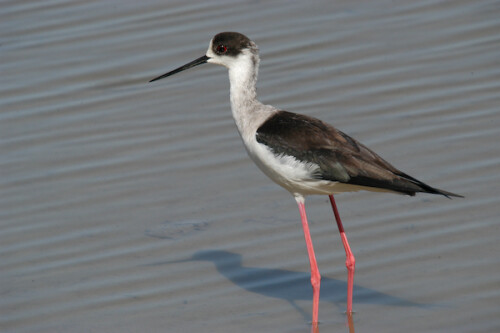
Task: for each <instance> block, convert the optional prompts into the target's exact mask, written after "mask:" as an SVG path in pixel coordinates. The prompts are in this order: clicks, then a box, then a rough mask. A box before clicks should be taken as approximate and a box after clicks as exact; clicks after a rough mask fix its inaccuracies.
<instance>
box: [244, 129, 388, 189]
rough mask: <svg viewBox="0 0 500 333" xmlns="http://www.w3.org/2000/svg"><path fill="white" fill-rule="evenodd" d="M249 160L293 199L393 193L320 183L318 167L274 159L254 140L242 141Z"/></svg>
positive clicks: (334, 182)
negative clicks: (310, 196)
mask: <svg viewBox="0 0 500 333" xmlns="http://www.w3.org/2000/svg"><path fill="white" fill-rule="evenodd" d="M244 143H245V147H246V149H247V152H248V155H249V156H250V158H251V159H252V160H253V161H254V162H255V164H257V166H258V167H259V168H260V169H261V170H262V171H263V172H264V173H265V174H266V175H267V176H268V177H269V178H271V179H272V180H273V181H274V182H275V183H277V184H278V185H280V186H282V187H283V188H285V189H286V190H288V191H289V192H290V193H292V195H294V196H306V195H311V194H326V195H328V194H336V193H342V192H354V191H361V190H365V191H374V192H392V193H395V192H393V191H390V190H384V189H378V188H374V187H367V186H359V185H351V184H345V183H340V182H336V181H330V180H322V179H318V178H317V177H315V175H317V174H318V173H319V166H318V165H317V164H315V163H304V162H302V161H299V160H297V159H296V158H295V157H293V156H288V155H286V156H285V155H282V156H277V155H275V154H274V153H273V152H272V151H271V149H269V148H268V147H267V146H265V145H263V144H261V143H258V142H257V140H256V139H255V137H253V138H249V140H244Z"/></svg>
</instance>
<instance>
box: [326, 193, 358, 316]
mask: <svg viewBox="0 0 500 333" xmlns="http://www.w3.org/2000/svg"><path fill="white" fill-rule="evenodd" d="M329 198H330V203H331V204H332V209H333V214H334V215H335V220H336V221H337V226H338V227H339V232H340V237H341V238H342V243H343V244H344V249H345V256H346V259H345V265H346V267H347V314H351V313H352V289H353V285H354V269H355V265H356V259H355V258H354V255H353V254H352V251H351V247H350V246H349V242H348V241H347V237H346V235H345V232H344V227H343V226H342V221H341V220H340V215H339V211H338V210H337V205H336V204H335V199H334V198H333V195H332V194H330V195H329Z"/></svg>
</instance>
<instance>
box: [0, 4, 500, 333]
mask: <svg viewBox="0 0 500 333" xmlns="http://www.w3.org/2000/svg"><path fill="white" fill-rule="evenodd" d="M499 17H500V4H499V3H498V2H497V1H474V2H472V1H453V2H438V1H418V2H414V1H406V2H398V3H397V4H396V3H394V2H391V1H357V2H355V3H352V2H349V1H336V2H335V3H331V2H328V1H318V2H315V3H314V4H313V5H311V4H306V3H302V2H288V1H272V2H259V1H247V2H243V1H240V2H229V1H227V2H220V1H217V2H207V1H203V2H201V1H200V2H194V3H190V4H186V3H185V2H182V1H178V2H172V1H168V2H167V1H142V2H136V1H102V2H101V1H93V2H92V1H43V2H18V1H15V2H14V1H10V2H3V3H2V4H0V18H1V19H0V31H2V34H1V37H0V59H1V61H0V68H1V78H0V140H1V141H0V144H1V155H0V174H1V177H0V295H1V296H0V331H2V332H158V331H167V332H255V331H257V332H305V331H308V330H309V328H308V325H309V324H308V322H309V320H310V315H311V313H310V311H311V304H312V299H311V296H312V295H311V289H310V285H309V273H308V268H309V265H308V260H307V254H306V249H305V244H304V241H303V235H302V230H301V226H300V218H299V214H298V209H297V207H296V204H295V202H294V200H293V199H292V198H291V197H290V195H288V194H287V193H286V192H285V191H283V190H282V189H280V188H279V187H278V186H276V185H274V184H273V183H271V182H270V181H269V180H268V179H266V178H265V176H263V175H262V174H261V173H260V171H259V170H258V169H257V168H256V167H255V166H254V165H253V164H252V162H251V161H250V160H249V158H248V157H247V156H246V154H245V151H244V149H243V146H242V144H241V142H240V140H239V137H238V134H237V132H236V129H235V126H234V124H233V121H232V119H231V115H230V110H229V98H228V87H229V83H228V79H227V73H226V71H225V69H223V68H219V67H216V66H209V65H206V66H203V67H199V68H195V69H192V70H190V71H187V72H184V73H182V74H179V75H178V76H175V77H172V78H169V79H168V80H163V81H159V82H156V83H154V84H152V83H147V81H148V80H149V79H151V78H153V77H155V76H157V75H160V74H163V73H164V72H166V71H168V70H170V69H173V68H176V67H177V66H179V65H182V64H184V63H186V62H188V61H190V60H192V59H195V58H197V57H199V56H201V55H202V54H203V53H204V52H205V50H206V47H207V46H208V42H209V40H210V38H211V37H212V35H214V34H215V33H217V32H220V31H225V30H234V31H240V32H242V33H245V34H246V35H248V36H249V37H251V38H252V39H254V40H255V41H256V42H257V43H258V45H259V47H260V50H261V60H262V61H261V70H260V81H259V95H260V99H261V100H262V101H264V102H265V103H269V104H273V105H276V106H279V107H282V108H283V109H286V110H290V111H295V112H301V113H305V114H308V115H312V116H316V117H319V118H321V119H323V120H325V121H327V122H330V123H332V124H334V125H335V126H337V127H338V128H341V129H342V130H343V131H345V132H347V133H349V134H350V135H352V136H354V137H356V138H357V139H359V140H360V141H362V142H363V143H365V144H366V145H368V146H369V147H371V148H372V149H374V150H375V151H377V152H378V153H379V154H381V155H382V156H383V157H384V158H386V159H387V160H389V161H391V162H392V163H393V164H395V165H396V166H397V167H398V168H400V169H402V170H404V171H405V172H408V173H409V174H411V175H413V176H415V177H417V178H419V179H421V180H423V181H425V182H428V183H430V184H432V185H434V186H436V187H439V188H443V189H446V190H449V191H452V192H457V193H460V194H463V195H465V196H466V198H465V199H453V200H448V199H446V198H443V197H438V196H430V195H418V196H417V197H414V198H410V197H405V196H395V195H390V194H373V193H353V194H343V195H339V196H337V203H338V205H339V209H340V213H341V215H342V217H343V221H344V225H345V227H346V230H347V234H348V237H349V241H350V243H351V246H352V248H353V251H354V254H355V255H356V259H357V260H356V264H357V271H356V276H355V287H354V309H355V311H356V313H355V315H354V326H355V328H356V331H357V332H401V331H409V332H418V331H425V332H443V331H448V332H487V331H488V332H491V331H495V330H500V316H499V314H500V274H499V273H500V268H499V267H500V265H499V264H500V259H499V256H498V253H499V251H500V245H499V242H498V239H499V235H500V232H499V223H498V221H499V218H498V213H499V212H500V209H499V208H498V207H499V205H500V199H499V197H498V194H497V188H498V183H499V181H500V176H499V175H500V173H499V172H498V171H499V166H500V146H499V145H498V139H499V134H498V127H499V125H500V113H499V111H498V106H499V105H500V95H499V91H500V60H499V59H500V57H499V54H500V35H499V34H498V31H500V19H499ZM306 207H307V209H308V216H309V219H310V223H311V232H312V237H313V241H314V245H315V250H316V255H317V258H318V263H319V266H320V270H321V273H322V275H323V285H322V289H321V300H320V314H319V316H320V321H321V324H320V331H322V332H330V331H344V332H345V331H348V327H347V324H346V318H345V316H344V314H343V313H342V312H343V311H344V309H345V295H346V290H345V289H346V275H347V274H346V270H345V265H344V260H345V258H344V252H343V248H342V244H341V241H340V238H339V237H338V232H337V231H336V227H335V223H334V222H333V216H332V214H331V209H330V207H329V204H328V199H327V198H326V197H310V198H308V201H307V205H306Z"/></svg>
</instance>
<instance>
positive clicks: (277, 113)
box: [150, 32, 462, 324]
mask: <svg viewBox="0 0 500 333" xmlns="http://www.w3.org/2000/svg"><path fill="white" fill-rule="evenodd" d="M204 63H212V64H217V65H222V66H224V67H227V69H228V70H229V81H230V84H231V87H230V99H231V110H232V113H233V117H234V121H235V122H236V126H237V127H238V131H239V133H240V136H241V138H242V139H243V143H244V144H245V148H246V150H247V152H248V155H249V156H250V158H251V159H252V160H253V161H254V162H255V164H257V166H258V167H259V168H260V169H261V170H262V171H263V172H264V173H265V174H266V175H268V176H269V177H270V178H271V179H272V180H273V181H275V182H276V183H277V184H278V185H281V186H282V187H284V188H285V189H287V190H288V191H289V192H290V193H291V194H292V195H293V196H294V197H295V200H296V201H297V204H298V206H299V211H300V217H301V219H302V227H303V229H304V237H305V240H306V245H307V252H308V254H309V262H310V265H311V284H312V288H313V311H312V322H313V324H314V323H316V324H317V322H318V303H319V290H320V280H321V276H320V273H319V270H318V266H317V264H316V257H315V254H314V249H313V244H312V241H311V236H310V233H309V225H308V222H307V217H306V210H305V206H304V197H305V196H306V195H309V194H325V195H328V196H329V198H330V203H331V205H332V209H333V213H334V215H335V219H336V221H337V226H338V229H339V232H340V237H341V239H342V243H343V245H344V249H345V252H346V267H347V271H348V278H347V288H348V289H347V313H348V314H349V315H350V314H351V313H352V290H353V280H354V267H355V259H354V255H353V254H352V251H351V248H350V246H349V242H348V241H347V237H346V235H345V232H344V227H343V226H342V221H341V220H340V216H339V213H338V210H337V206H336V204H335V199H334V198H333V194H334V193H341V192H351V191H359V190H366V191H375V192H380V191H383V192H393V193H400V194H407V195H412V196H413V195H415V193H417V192H425V193H432V194H441V195H444V196H446V197H462V196H461V195H458V194H454V193H451V192H447V191H443V190H440V189H437V188H434V187H431V186H429V185H427V184H425V183H423V182H421V181H419V180H417V179H415V178H413V177H411V176H409V175H407V174H405V173H404V172H401V171H400V170H398V169H396V168H395V167H393V166H392V165H391V164H389V163H388V162H386V161H385V160H383V159H382V158H381V157H380V156H378V155H377V154H376V153H374V152H373V151H371V150H370V149H369V148H368V147H366V146H364V145H363V144H361V143H360V142H358V141H356V140H355V139H353V138H351V137H350V136H348V135H346V134H345V133H343V132H341V131H339V130H337V129H336V128H334V127H333V126H331V125H329V124H326V123H324V122H322V121H321V120H318V119H315V118H312V117H309V116H305V115H301V114H297V113H291V112H287V111H283V110H279V109H277V108H275V107H273V106H271V105H264V104H262V103H261V102H259V101H258V100H257V93H256V83H257V72H258V69H259V51H258V48H257V45H256V44H255V43H254V42H253V41H251V40H250V39H249V38H248V37H246V36H244V35H242V34H240V33H237V32H222V33H219V34H217V35H215V36H214V37H213V38H212V40H211V41H210V45H209V47H208V50H207V52H206V54H205V55H204V56H202V57H200V58H198V59H196V60H194V61H192V62H190V63H187V64H185V65H184V66H181V67H179V68H177V69H175V70H173V71H170V72H168V73H166V74H163V75H161V76H158V77H157V78H154V79H153V80H151V81H150V82H152V81H157V80H160V79H163V78H165V77H167V76H170V75H173V74H176V73H179V72H181V71H183V70H186V69H188V68H191V67H194V66H198V65H201V64H204Z"/></svg>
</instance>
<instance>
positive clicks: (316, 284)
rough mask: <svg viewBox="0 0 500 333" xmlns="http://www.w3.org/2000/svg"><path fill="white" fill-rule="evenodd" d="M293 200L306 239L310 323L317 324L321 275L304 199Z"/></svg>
mask: <svg viewBox="0 0 500 333" xmlns="http://www.w3.org/2000/svg"><path fill="white" fill-rule="evenodd" d="M295 200H296V201H297V204H298V205H299V211H300V218H301V220H302V228H303V229H304V238H305V239H306V245H307V254H308V255H309V263H310V264H311V285H312V288H313V311H312V323H313V325H317V324H318V310H319V288H320V284H321V275H320V274H319V269H318V264H317V263H316V255H315V254H314V248H313V244H312V240H311V234H310V232H309V224H308V223H307V216H306V208H305V206H304V198H303V197H296V198H295Z"/></svg>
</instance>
